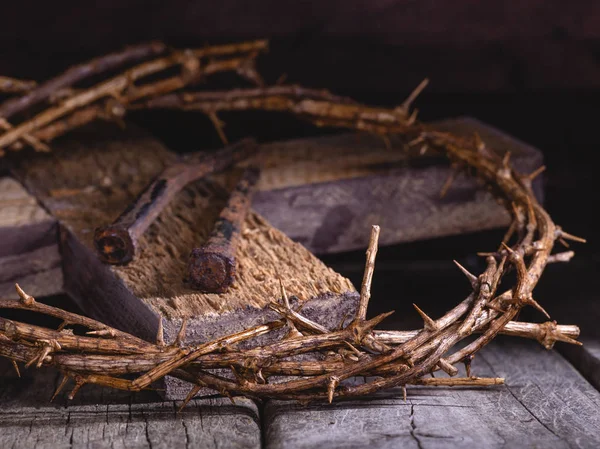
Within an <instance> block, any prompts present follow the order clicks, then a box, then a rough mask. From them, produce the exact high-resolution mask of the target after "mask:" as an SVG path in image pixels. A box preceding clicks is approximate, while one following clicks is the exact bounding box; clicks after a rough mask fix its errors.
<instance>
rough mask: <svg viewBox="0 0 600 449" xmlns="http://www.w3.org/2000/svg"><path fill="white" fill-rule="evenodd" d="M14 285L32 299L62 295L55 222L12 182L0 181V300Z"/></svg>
mask: <svg viewBox="0 0 600 449" xmlns="http://www.w3.org/2000/svg"><path fill="white" fill-rule="evenodd" d="M15 282H18V283H19V284H20V285H21V286H22V287H23V288H24V289H26V290H27V291H31V292H32V293H31V294H32V295H34V296H48V295H55V294H57V293H60V292H61V291H62V269H61V266H60V254H59V251H58V233H57V225H56V219H54V218H53V217H51V216H50V215H49V214H48V213H47V212H46V211H45V210H44V209H42V207H40V205H39V204H38V203H37V201H36V199H35V198H34V197H33V196H31V195H30V194H29V193H27V191H26V190H25V189H24V188H23V186H22V185H21V184H19V183H18V182H17V181H15V180H14V179H12V178H10V177H8V176H4V177H0V297H2V298H5V297H7V296H13V295H14V292H15V287H14V285H15Z"/></svg>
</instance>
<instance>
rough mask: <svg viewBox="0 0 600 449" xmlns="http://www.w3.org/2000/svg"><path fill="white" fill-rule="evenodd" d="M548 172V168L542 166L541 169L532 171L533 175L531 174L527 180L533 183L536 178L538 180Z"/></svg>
mask: <svg viewBox="0 0 600 449" xmlns="http://www.w3.org/2000/svg"><path fill="white" fill-rule="evenodd" d="M545 171H546V166H545V165H542V166H540V167H538V168H537V169H535V170H534V171H532V172H531V173H529V174H528V175H527V176H526V178H527V179H528V180H529V181H533V180H534V179H535V178H537V177H538V176H539V175H541V174H542V173H544V172H545Z"/></svg>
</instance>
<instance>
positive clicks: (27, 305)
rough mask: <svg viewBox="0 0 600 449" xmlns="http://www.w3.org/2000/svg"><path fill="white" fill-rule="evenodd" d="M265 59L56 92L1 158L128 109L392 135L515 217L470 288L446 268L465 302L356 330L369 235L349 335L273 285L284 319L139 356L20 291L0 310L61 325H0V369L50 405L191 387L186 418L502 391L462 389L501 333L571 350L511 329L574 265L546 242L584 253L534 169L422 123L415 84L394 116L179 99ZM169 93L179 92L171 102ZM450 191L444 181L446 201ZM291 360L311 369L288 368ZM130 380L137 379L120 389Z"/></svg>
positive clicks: (155, 67) (327, 98)
mask: <svg viewBox="0 0 600 449" xmlns="http://www.w3.org/2000/svg"><path fill="white" fill-rule="evenodd" d="M265 46H266V44H265V43H264V42H262V41H259V42H253V43H246V44H237V45H230V46H220V47H208V48H205V49H201V50H194V51H172V52H171V53H170V54H168V55H166V56H161V57H160V58H158V59H155V60H153V61H150V62H144V63H142V64H140V65H138V66H135V67H133V68H130V69H128V70H127V71H126V72H125V73H123V74H121V75H117V76H114V77H112V78H110V79H109V80H107V81H104V82H102V83H100V84H98V85H95V86H92V87H91V88H89V89H85V90H83V91H78V90H73V91H68V92H66V93H65V92H63V93H61V95H60V97H61V100H60V101H59V103H58V104H51V105H49V106H48V107H47V108H46V109H44V110H42V112H39V113H38V114H37V115H34V116H33V117H28V118H26V119H25V120H24V121H23V122H22V123H20V124H17V125H14V124H12V123H8V118H9V117H8V116H7V115H6V114H4V115H2V114H1V112H0V118H3V119H4V120H5V126H4V133H2V134H0V149H2V148H3V149H8V150H16V149H19V148H20V147H21V146H22V145H23V143H27V144H30V145H33V143H36V142H37V143H40V144H43V143H44V142H48V141H50V140H52V139H53V138H55V137H57V136H58V135H61V134H63V133H64V132H67V131H68V130H70V129H73V128H74V127H77V126H81V125H83V124H85V123H88V122H90V121H92V120H94V119H96V118H111V119H120V118H121V117H122V116H123V115H124V114H125V112H126V111H127V110H130V109H139V108H176V109H183V110H197V111H202V112H204V113H206V114H207V115H208V116H209V117H210V118H211V119H212V120H213V123H214V124H215V126H216V127H217V130H218V131H219V132H220V134H221V136H222V137H223V139H224V140H225V136H224V133H223V132H222V129H221V126H220V121H219V119H218V118H217V115H216V114H217V113H218V112H220V111H232V110H243V111H246V110H251V109H262V110H275V111H282V112H289V113H292V114H294V115H296V116H298V117H301V118H304V119H307V120H309V121H311V122H313V123H314V124H316V125H317V126H335V127H343V128H348V129H354V130H359V131H366V132H371V133H375V134H378V135H380V136H382V137H383V138H387V137H388V136H389V135H392V134H400V135H402V136H404V137H405V140H406V147H407V149H416V150H418V151H419V152H421V153H423V152H425V151H436V152H439V153H442V154H445V155H446V156H448V158H449V159H450V161H451V162H452V164H453V165H454V166H455V167H456V168H457V169H460V170H466V171H468V172H469V173H472V174H474V176H476V177H477V178H478V179H480V180H481V181H482V182H483V183H484V184H485V185H486V186H487V187H488V188H489V189H490V190H491V191H492V192H493V193H494V195H495V196H496V197H497V198H498V199H499V201H501V202H502V204H504V205H505V206H506V208H507V210H508V211H509V212H510V213H511V215H512V223H511V225H510V227H509V229H508V231H507V233H506V236H505V238H504V239H503V241H502V243H501V245H500V246H499V248H498V249H497V251H495V252H493V253H489V254H486V255H485V257H486V262H487V266H486V269H485V270H484V271H483V273H481V274H480V275H479V276H476V275H473V274H471V273H469V272H468V271H467V270H466V269H465V268H464V267H462V266H460V265H458V264H457V265H458V267H459V269H460V270H461V271H462V272H463V273H464V274H465V275H466V277H467V279H468V281H469V282H470V284H471V286H472V292H471V294H470V295H469V296H467V298H465V299H464V300H463V301H462V302H460V303H459V304H458V305H456V306H455V307H454V308H452V309H451V310H450V311H449V312H447V313H446V314H445V315H443V316H442V317H440V318H438V319H436V320H434V319H432V318H431V317H429V316H428V315H427V314H426V313H425V312H423V311H422V310H421V309H420V308H418V307H417V306H416V305H415V309H416V312H417V313H419V314H420V315H421V317H422V318H423V321H424V325H423V328H422V329H418V330H414V331H382V330H376V329H375V328H376V326H377V325H378V324H379V323H381V321H382V320H383V319H384V318H386V317H387V316H388V315H389V313H386V314H382V315H379V316H377V317H375V318H372V319H369V320H367V319H366V316H367V308H368V304H369V299H370V296H371V295H370V286H371V280H372V276H373V270H374V266H375V256H376V251H377V240H378V235H379V228H378V227H377V226H373V230H372V234H371V239H370V243H369V248H368V251H367V263H366V268H365V276H364V279H363V284H362V289H361V295H360V303H359V307H358V310H357V313H356V316H355V317H354V318H353V319H352V320H351V321H350V323H349V324H347V325H346V326H345V327H342V328H340V329H327V328H324V327H323V326H321V325H319V324H317V323H314V322H312V321H310V320H309V319H307V318H306V317H304V316H302V314H301V313H299V312H298V311H295V310H293V309H292V308H291V307H290V304H289V301H288V299H287V294H286V291H285V288H284V285H283V283H282V286H281V296H282V302H273V303H272V304H271V307H272V308H273V309H274V310H276V311H277V312H278V313H279V314H280V316H281V319H279V320H277V321H273V322H270V323H266V324H261V325H258V326H255V327H252V328H249V329H246V330H244V331H242V332H238V333H235V334H232V335H228V336H224V337H220V338H217V339H215V340H213V341H210V342H205V343H201V344H197V345H191V346H184V345H183V341H184V339H185V338H184V337H185V322H184V323H183V325H182V328H181V331H180V333H179V335H178V337H177V338H176V340H175V341H174V342H171V343H170V344H165V343H164V342H163V339H162V330H159V333H158V337H157V342H156V343H149V342H146V341H143V340H140V339H139V338H137V337H135V336H133V335H130V334H128V333H126V332H122V331H119V330H117V329H113V328H111V327H108V326H106V325H105V324H103V323H100V322H98V321H95V320H92V319H89V318H85V317H82V316H79V315H76V314H73V313H69V312H66V311H64V310H60V309H57V308H53V307H50V306H47V305H44V304H40V303H38V302H37V301H35V299H34V298H32V297H31V296H29V295H28V294H27V293H26V292H24V291H23V290H21V289H20V288H19V287H18V286H17V292H18V294H19V297H20V299H19V300H1V301H0V308H2V309H25V310H29V311H33V312H38V313H42V314H45V315H49V316H53V317H56V318H60V319H61V320H63V323H62V324H61V325H60V327H59V328H58V329H56V330H55V329H48V328H42V327H38V326H34V325H30V324H26V323H21V322H16V321H13V320H9V319H6V318H0V356H4V357H7V358H9V359H11V360H12V361H13V363H14V364H15V368H17V369H18V365H17V362H21V363H25V366H26V367H29V366H32V365H35V366H37V367H39V366H42V365H51V366H55V367H56V368H58V369H59V370H61V371H62V372H63V373H64V375H65V380H64V381H63V382H61V384H60V386H59V388H58V390H57V392H56V393H55V395H56V394H58V392H59V391H60V390H61V389H62V388H63V387H64V386H65V384H66V383H67V381H68V380H69V379H72V380H73V382H74V384H75V386H74V388H73V390H72V391H71V393H70V394H69V397H71V398H72V397H73V396H74V395H75V394H76V392H77V391H78V390H79V388H80V387H81V386H83V385H84V384H86V383H95V384H100V385H104V386H109V387H113V388H119V389H124V390H131V391H137V390H141V389H144V388H148V387H149V386H150V385H151V384H152V383H153V382H155V381H157V380H159V379H160V378H162V377H164V376H166V375H171V376H175V377H177V378H180V379H183V380H186V381H188V382H191V383H192V384H193V387H192V390H191V391H190V394H189V395H188V398H187V399H186V400H185V401H184V405H185V404H186V403H187V402H188V401H189V400H190V399H191V398H192V397H193V396H194V395H195V394H196V393H197V392H198V391H199V390H200V389H201V388H203V387H207V388H211V389H213V390H216V391H218V392H220V393H222V394H224V395H229V396H233V395H246V396H249V397H253V398H278V399H296V400H300V401H312V400H321V399H322V400H328V401H329V402H331V401H332V400H333V399H334V398H345V397H355V396H362V395H367V394H370V393H373V392H375V391H378V390H382V389H387V388H391V387H395V386H402V387H404V386H406V385H411V384H427V385H441V386H443V385H481V386H486V385H496V384H498V383H502V382H503V379H496V378H478V377H472V376H471V369H470V363H471V360H472V359H473V356H474V354H475V353H476V352H477V351H479V350H480V349H481V348H482V347H484V346H485V345H486V344H488V343H489V342H490V341H491V340H492V339H493V338H494V337H495V336H496V335H497V334H499V333H504V334H508V335H514V336H520V337H525V338H531V339H536V340H538V341H539V342H540V343H541V344H543V345H544V346H545V347H546V348H548V349H549V348H552V346H553V345H554V343H555V342H556V341H564V342H567V343H574V344H579V342H577V341H576V338H577V336H578V335H579V329H578V328H577V326H561V325H558V324H556V322H554V321H550V320H549V321H547V322H545V323H541V324H537V323H523V322H518V321H514V319H515V317H516V316H517V314H518V313H519V311H520V310H521V309H522V308H523V307H526V306H533V307H535V308H537V309H538V310H540V311H541V312H542V313H543V314H544V315H546V316H547V317H548V314H547V313H546V311H545V310H544V309H543V308H542V306H541V305H540V304H539V303H538V302H537V301H536V300H535V299H534V295H533V291H534V288H535V286H536V285H537V283H538V281H539V279H540V276H541V275H542V273H543V271H544V269H545V267H546V265H547V264H548V263H552V262H567V261H568V260H570V258H571V257H572V256H573V253H572V252H571V251H567V252H559V253H557V254H553V253H552V252H553V249H554V246H555V243H556V242H557V241H559V242H561V243H566V240H574V241H583V239H580V238H578V237H575V236H573V235H570V234H568V233H566V232H564V231H563V230H562V229H561V228H560V227H558V226H556V225H555V224H554V222H553V221H552V219H551V218H550V216H549V215H548V213H547V212H546V211H545V210H544V209H543V208H542V207H541V206H540V205H539V203H538V202H537V200H536V198H535V196H534V194H533V191H532V188H531V183H532V181H533V179H534V178H535V176H537V175H538V174H539V173H540V171H541V170H536V171H535V172H534V173H532V174H526V175H523V174H519V173H517V172H516V171H515V170H514V169H512V168H511V165H510V154H506V155H504V156H503V157H501V156H499V155H497V154H496V153H495V152H494V151H492V150H491V149H489V148H487V146H486V145H485V143H484V142H482V141H481V139H479V137H478V136H472V137H469V138H461V137H457V136H454V135H452V134H449V133H444V132H440V131H438V130H436V129H435V128H434V127H432V126H430V125H427V124H423V123H420V122H419V121H418V120H417V119H416V114H415V113H414V112H411V111H410V105H411V102H412V100H413V99H414V98H415V97H416V95H417V94H418V92H419V91H420V90H421V89H422V88H423V87H424V85H425V83H422V84H421V85H420V86H419V87H418V89H417V90H416V91H415V92H414V93H413V94H411V95H410V96H409V98H408V99H407V100H406V101H405V102H404V103H403V104H402V105H400V106H399V107H397V108H395V109H386V108H379V107H371V106H366V105H361V104H359V103H357V102H354V101H352V100H350V99H346V98H341V97H337V96H335V95H333V94H331V93H329V92H328V91H323V90H311V89H305V88H302V87H297V86H271V87H258V88H251V89H236V90H230V91H224V92H214V91H213V92H207V91H203V92H190V91H185V92H181V89H183V88H187V87H189V86H190V85H192V84H194V82H196V81H197V80H198V77H200V76H203V75H208V74H210V73H214V72H217V71H223V70H234V71H237V72H238V73H240V74H241V75H242V76H244V77H246V78H249V79H251V80H252V81H254V82H255V83H257V84H261V81H260V77H259V75H258V73H257V72H256V71H255V69H254V66H253V63H254V60H255V58H256V55H257V53H258V52H259V51H260V50H262V49H264V48H265ZM163 50H164V49H163ZM163 50H161V52H162V51H163ZM122 59H127V58H121V60H122ZM175 66H177V67H180V68H181V73H178V74H177V75H174V76H170V77H167V78H163V79H160V80H158V81H156V80H154V81H151V82H149V83H146V84H143V85H136V84H135V81H136V80H138V79H141V78H143V77H146V76H148V75H151V74H156V73H162V72H163V71H165V70H167V69H169V68H172V67H175ZM81 67H89V65H85V64H84V65H83V66H79V68H80V69H81ZM67 73H71V75H69V76H66V74H63V75H62V76H61V77H58V78H57V79H58V80H59V81H60V82H59V81H56V80H55V81H54V84H52V82H48V83H45V84H42V85H40V86H38V87H33V86H31V87H30V89H31V90H28V91H27V93H26V94H25V96H24V97H23V98H34V99H36V102H40V101H45V100H48V99H49V98H51V97H52V95H53V94H59V92H49V91H48V88H47V86H48V85H49V84H50V85H51V86H52V85H53V86H55V90H58V87H57V86H60V90H64V89H65V88H66V87H68V88H71V87H72V85H73V84H74V83H75V82H76V81H79V80H80V78H78V77H74V76H73V75H72V74H73V73H80V71H74V72H67ZM36 89H45V90H44V91H43V92H42V93H43V95H42V94H41V93H39V91H37V92H38V93H37V94H36ZM50 90H51V89H50ZM175 91H179V92H177V93H171V92H175ZM65 95H66V96H65ZM28 96H29V97H28ZM9 101H13V102H14V99H13V100H9ZM9 104H11V103H9ZM14 104H16V103H14ZM3 108H4V109H3ZM9 110H10V109H9ZM0 111H6V103H5V104H4V105H0ZM34 147H35V146H34ZM450 183H451V180H450V182H448V183H447V186H446V187H445V190H447V188H448V187H449V186H450ZM512 270H514V271H515V273H516V283H515V285H513V286H511V287H508V288H504V289H501V288H500V284H501V282H502V280H503V279H504V277H505V275H506V274H507V273H508V272H510V271H512ZM548 319H549V317H548ZM74 325H77V326H84V327H86V328H88V329H89V330H90V331H89V332H88V333H87V335H75V334H74V333H73V331H72V330H71V329H70V328H69V326H74ZM282 328H285V329H287V332H285V334H284V337H281V338H279V339H278V340H277V341H276V342H274V343H270V344H266V345H258V344H255V345H254V346H252V345H251V346H250V349H240V348H239V347H238V346H237V344H238V343H240V342H242V341H246V342H250V343H251V342H252V339H254V338H255V337H258V336H260V335H264V334H266V333H270V332H273V331H276V330H279V329H282ZM472 334H477V335H478V336H477V338H475V339H474V340H473V341H472V342H471V343H469V344H467V345H466V346H464V347H462V348H461V349H460V350H456V351H454V352H452V348H453V347H455V345H456V344H457V343H459V342H460V341H461V340H463V339H465V338H466V337H469V336H470V335H472ZM300 354H312V355H313V356H314V357H313V358H312V359H310V360H308V359H306V358H305V357H303V358H301V359H297V358H295V356H297V355H300ZM459 363H464V364H465V365H466V368H467V377H463V378H456V377H450V378H425V377H424V376H425V375H426V374H430V373H433V372H435V371H437V370H443V371H444V372H446V373H448V374H449V375H450V376H456V375H457V373H458V369H457V368H456V366H455V365H456V364H459ZM215 369H221V370H222V369H225V370H228V372H229V373H230V375H229V376H223V375H221V374H217V373H216V372H215V371H214V370H215ZM131 374H135V375H136V376H137V377H135V378H133V379H130V378H128V376H127V375H131ZM280 376H284V377H283V378H282V377H280ZM356 376H365V377H367V380H366V381H365V382H364V383H359V384H356V383H348V382H344V381H346V380H347V379H349V378H352V377H356ZM273 377H277V380H275V379H272V378H273Z"/></svg>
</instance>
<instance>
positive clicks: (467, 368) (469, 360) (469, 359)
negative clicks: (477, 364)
mask: <svg viewBox="0 0 600 449" xmlns="http://www.w3.org/2000/svg"><path fill="white" fill-rule="evenodd" d="M474 358H475V356H474V355H473V354H471V355H468V356H466V357H465V358H464V359H463V363H464V364H465V371H466V372H467V377H471V363H472V362H473V359H474Z"/></svg>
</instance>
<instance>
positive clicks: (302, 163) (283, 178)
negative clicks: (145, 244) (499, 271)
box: [249, 118, 543, 254]
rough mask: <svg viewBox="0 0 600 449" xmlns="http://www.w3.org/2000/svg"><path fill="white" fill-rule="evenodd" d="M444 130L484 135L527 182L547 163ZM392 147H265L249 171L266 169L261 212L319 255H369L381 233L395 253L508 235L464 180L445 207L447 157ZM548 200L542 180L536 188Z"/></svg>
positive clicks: (485, 196)
mask: <svg viewBox="0 0 600 449" xmlns="http://www.w3.org/2000/svg"><path fill="white" fill-rule="evenodd" d="M437 126H438V127H439V128H440V129H441V130H444V131H451V132H453V133H456V134H458V135H465V136H473V135H474V133H477V134H479V136H480V137H481V138H482V140H483V141H484V142H486V144H487V145H488V146H489V147H490V148H492V149H494V150H496V151H497V152H498V153H499V154H501V155H503V154H504V153H505V152H506V151H510V152H511V162H512V163H513V164H514V166H515V168H516V169H517V170H519V171H521V172H523V173H530V172H532V171H533V170H535V169H536V168H538V167H540V166H541V165H542V164H543V156H542V154H541V152H540V151H538V150H536V149H535V148H533V147H531V146H529V145H526V144H524V143H523V142H520V141H518V140H517V139H515V138H512V137H510V136H507V135H506V134H504V133H502V132H500V131H498V130H496V129H494V128H492V127H490V126H488V125H485V124H483V123H481V122H480V121H478V120H475V119H472V118H458V119H451V120H445V121H443V122H440V123H438V125H437ZM391 143H392V148H391V149H390V148H387V147H386V144H385V143H384V141H383V140H382V139H380V138H379V137H376V136H370V135H364V134H363V135H358V134H343V135H336V136H327V137H319V138H309V139H298V140H291V141H285V142H276V143H273V144H269V145H264V146H263V147H262V149H261V151H260V153H259V154H258V155H257V156H256V157H255V158H254V159H253V160H251V161H249V163H258V164H261V165H262V166H263V167H264V170H263V174H262V176H261V181H260V182H259V185H258V192H257V194H256V195H255V198H254V203H253V204H254V208H255V210H256V211H257V212H259V213H260V214H262V215H263V216H265V217H266V218H267V219H268V220H269V222H270V223H271V224H272V225H273V226H275V227H276V228H278V229H280V230H282V231H283V232H285V233H286V234H287V235H288V236H289V237H291V238H292V240H294V241H297V242H300V243H302V244H303V245H304V246H306V247H307V248H308V249H309V250H310V251H312V252H314V253H317V254H327V253H338V252H342V251H348V250H355V249H360V248H366V246H367V244H368V239H369V233H368V232H365V229H369V228H370V226H371V225H372V224H374V223H377V224H379V225H380V226H381V235H380V239H379V241H380V244H381V245H389V244H395V243H402V242H410V241H415V240H422V239H428V238H433V237H443V236H449V235H456V234H463V233H467V232H475V231H480V230H485V229H493V228H498V227H504V226H508V224H509V221H510V220H509V216H508V214H507V213H506V211H505V210H504V209H503V208H502V207H501V206H499V205H498V204H497V203H496V201H495V200H494V199H493V198H492V196H491V194H489V193H488V192H486V191H484V190H483V189H482V188H481V186H480V185H478V184H477V182H476V181H475V180H474V179H472V178H470V177H467V176H465V175H459V176H457V178H456V179H455V181H454V182H453V184H452V186H451V188H450V189H449V190H448V192H447V194H446V195H445V197H444V198H440V192H441V190H442V187H443V186H444V184H445V183H446V180H447V179H448V177H449V176H450V173H451V169H450V167H449V166H448V163H447V161H446V160H445V159H444V158H440V157H439V156H437V155H432V154H426V155H425V157H419V158H418V159H414V158H409V157H408V156H407V155H406V153H405V152H404V151H402V145H401V143H400V142H399V140H392V141H391ZM534 187H535V190H536V194H537V196H538V198H539V199H540V201H541V200H543V195H542V184H541V178H540V179H538V180H537V181H536V182H535V185H534Z"/></svg>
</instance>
